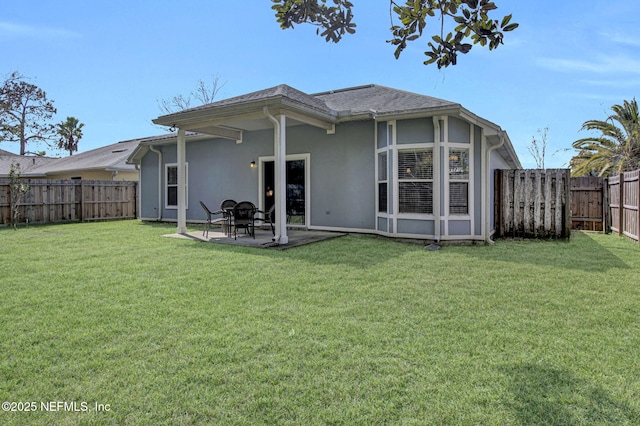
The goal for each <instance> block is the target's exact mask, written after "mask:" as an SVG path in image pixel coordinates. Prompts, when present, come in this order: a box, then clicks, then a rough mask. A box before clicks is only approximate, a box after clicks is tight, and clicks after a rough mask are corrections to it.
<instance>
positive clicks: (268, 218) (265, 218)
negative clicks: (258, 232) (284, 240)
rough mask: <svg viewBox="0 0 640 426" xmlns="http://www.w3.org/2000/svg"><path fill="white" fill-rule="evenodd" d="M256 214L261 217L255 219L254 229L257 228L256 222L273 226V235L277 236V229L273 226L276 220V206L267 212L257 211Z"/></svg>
mask: <svg viewBox="0 0 640 426" xmlns="http://www.w3.org/2000/svg"><path fill="white" fill-rule="evenodd" d="M256 214H258V215H260V216H257V217H254V219H253V223H254V228H255V222H262V223H269V224H270V225H271V233H272V234H273V235H274V236H275V235H276V229H275V227H274V226H273V224H274V223H275V219H276V206H275V204H274V205H273V206H271V207H270V208H269V209H268V210H267V211H266V212H263V211H262V210H256Z"/></svg>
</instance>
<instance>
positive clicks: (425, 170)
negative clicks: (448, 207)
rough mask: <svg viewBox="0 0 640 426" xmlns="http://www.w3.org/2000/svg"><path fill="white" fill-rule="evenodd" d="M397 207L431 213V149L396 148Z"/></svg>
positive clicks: (401, 210) (410, 211) (408, 210)
mask: <svg viewBox="0 0 640 426" xmlns="http://www.w3.org/2000/svg"><path fill="white" fill-rule="evenodd" d="M398 209H399V212H400V213H421V214H433V149H425V148H421V149H417V148H416V149H401V150H398Z"/></svg>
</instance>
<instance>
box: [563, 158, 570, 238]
mask: <svg viewBox="0 0 640 426" xmlns="http://www.w3.org/2000/svg"><path fill="white" fill-rule="evenodd" d="M563 175H564V176H563V178H564V186H563V189H564V198H565V200H564V234H565V235H564V236H565V238H569V237H570V236H571V171H570V170H565V171H564V173H563Z"/></svg>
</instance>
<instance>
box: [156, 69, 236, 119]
mask: <svg viewBox="0 0 640 426" xmlns="http://www.w3.org/2000/svg"><path fill="white" fill-rule="evenodd" d="M225 84H226V83H221V82H220V76H218V75H215V76H214V77H212V79H211V83H210V84H207V83H206V82H205V81H204V80H198V84H197V85H196V88H195V89H194V90H192V91H191V92H190V93H189V95H188V96H184V95H176V96H174V97H173V98H171V99H161V100H159V101H158V108H160V113H161V114H172V113H174V112H178V111H182V110H185V109H189V108H191V107H195V106H198V105H206V104H210V103H211V102H213V101H214V100H215V98H216V95H217V94H218V92H219V91H220V89H222V88H223V87H224V85H225Z"/></svg>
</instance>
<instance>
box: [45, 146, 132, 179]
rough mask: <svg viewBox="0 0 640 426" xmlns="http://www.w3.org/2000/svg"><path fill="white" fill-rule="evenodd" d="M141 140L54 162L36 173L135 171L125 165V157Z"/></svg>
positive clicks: (94, 150) (128, 165) (104, 147)
mask: <svg viewBox="0 0 640 426" xmlns="http://www.w3.org/2000/svg"><path fill="white" fill-rule="evenodd" d="M140 141H141V139H133V140H130V141H124V142H118V143H114V144H111V145H107V146H103V147H100V148H96V149H92V150H90V151H85V152H81V153H79V154H74V155H70V156H68V157H64V158H59V159H56V160H55V161H53V162H51V163H49V164H46V165H44V166H42V167H38V168H37V172H38V173H44V174H47V173H61V172H67V171H75V170H110V171H116V170H117V171H135V167H134V166H132V165H130V164H126V160H127V157H128V156H129V154H131V152H133V150H134V149H135V148H136V147H137V146H138V144H139V143H140Z"/></svg>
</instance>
